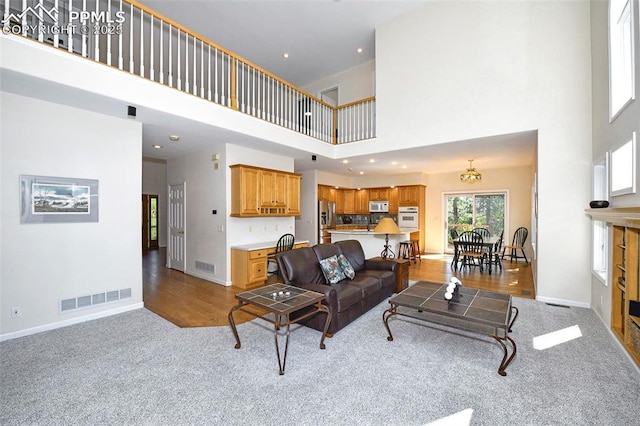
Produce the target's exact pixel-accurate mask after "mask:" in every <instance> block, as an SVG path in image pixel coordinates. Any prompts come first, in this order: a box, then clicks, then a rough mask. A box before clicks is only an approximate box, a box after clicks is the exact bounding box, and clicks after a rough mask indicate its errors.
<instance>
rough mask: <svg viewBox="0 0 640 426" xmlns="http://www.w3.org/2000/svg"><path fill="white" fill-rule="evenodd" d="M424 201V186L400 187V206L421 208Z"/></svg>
mask: <svg viewBox="0 0 640 426" xmlns="http://www.w3.org/2000/svg"><path fill="white" fill-rule="evenodd" d="M421 199H422V200H424V186H421V185H412V186H400V187H398V205H399V206H420V201H421Z"/></svg>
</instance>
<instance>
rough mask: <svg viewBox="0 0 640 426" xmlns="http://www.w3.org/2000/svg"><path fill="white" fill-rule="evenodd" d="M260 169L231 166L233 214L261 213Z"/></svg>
mask: <svg viewBox="0 0 640 426" xmlns="http://www.w3.org/2000/svg"><path fill="white" fill-rule="evenodd" d="M259 190H260V170H258V169H253V168H247V167H232V168H231V216H258V215H260V192H259Z"/></svg>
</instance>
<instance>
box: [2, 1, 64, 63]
mask: <svg viewBox="0 0 640 426" xmlns="http://www.w3.org/2000/svg"><path fill="white" fill-rule="evenodd" d="M5 4H9V0H7V1H5ZM67 10H68V11H71V0H69V4H68V5H67ZM71 28H72V27H71V21H69V22H67V51H69V52H73V31H72V30H71Z"/></svg>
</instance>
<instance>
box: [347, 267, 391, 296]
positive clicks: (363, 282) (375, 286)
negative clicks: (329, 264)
mask: <svg viewBox="0 0 640 426" xmlns="http://www.w3.org/2000/svg"><path fill="white" fill-rule="evenodd" d="M361 272H362V271H361ZM345 283H349V285H352V286H354V287H357V288H359V289H360V297H362V298H363V299H366V298H367V297H369V296H371V295H373V294H376V293H378V292H379V291H380V288H381V287H382V283H381V281H380V280H379V279H378V277H375V276H368V275H367V274H363V273H358V274H356V276H355V278H354V279H353V280H351V281H345Z"/></svg>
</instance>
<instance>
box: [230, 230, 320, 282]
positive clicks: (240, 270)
mask: <svg viewBox="0 0 640 426" xmlns="http://www.w3.org/2000/svg"><path fill="white" fill-rule="evenodd" d="M276 243H277V241H270V242H266V243H255V244H246V245H242V246H236V247H232V248H231V284H232V285H233V286H234V287H240V288H242V289H251V288H255V287H260V286H263V285H265V284H266V281H267V256H269V255H270V254H272V253H275V250H276V248H275V246H276ZM308 245H309V242H308V241H298V242H296V243H295V244H294V245H293V248H294V249H298V248H301V247H307V246H308Z"/></svg>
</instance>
